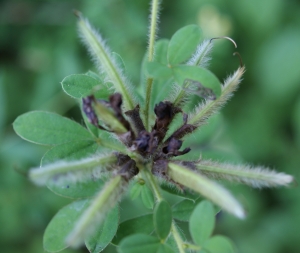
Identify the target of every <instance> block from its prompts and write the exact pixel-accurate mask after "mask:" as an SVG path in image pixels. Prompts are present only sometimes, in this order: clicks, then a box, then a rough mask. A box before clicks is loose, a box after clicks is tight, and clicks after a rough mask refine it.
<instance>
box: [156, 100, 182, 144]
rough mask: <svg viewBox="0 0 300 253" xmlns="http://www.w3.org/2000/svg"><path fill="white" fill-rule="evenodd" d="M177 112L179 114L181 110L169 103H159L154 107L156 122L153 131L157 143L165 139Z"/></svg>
mask: <svg viewBox="0 0 300 253" xmlns="http://www.w3.org/2000/svg"><path fill="white" fill-rule="evenodd" d="M178 112H181V109H180V108H178V107H175V106H174V105H173V104H172V103H171V102H169V101H166V102H160V103H159V104H158V105H155V108H154V113H155V115H156V120H155V125H154V126H153V130H155V131H156V132H157V137H158V140H159V142H160V141H161V140H163V138H164V137H165V135H166V133H167V131H168V127H169V125H170V123H171V122H172V120H173V118H174V116H175V114H176V113H178Z"/></svg>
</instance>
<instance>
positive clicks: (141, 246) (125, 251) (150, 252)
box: [118, 234, 161, 253]
mask: <svg viewBox="0 0 300 253" xmlns="http://www.w3.org/2000/svg"><path fill="white" fill-rule="evenodd" d="M160 245H161V244H160V241H159V239H158V238H155V237H153V236H150V235H143V234H135V235H131V236H128V237H126V238H125V239H123V240H122V241H121V243H120V245H119V248H118V252H119V253H141V251H143V252H147V253H157V251H158V249H159V248H160Z"/></svg>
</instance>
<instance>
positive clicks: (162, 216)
mask: <svg viewBox="0 0 300 253" xmlns="http://www.w3.org/2000/svg"><path fill="white" fill-rule="evenodd" d="M153 221H154V227H155V230H156V233H157V235H158V237H159V238H160V239H162V240H164V239H165V238H166V237H167V236H168V235H169V233H170V229H171V224H172V211H171V207H170V205H169V203H168V202H167V201H165V200H161V201H159V202H158V203H157V204H156V205H155V208H154V213H153Z"/></svg>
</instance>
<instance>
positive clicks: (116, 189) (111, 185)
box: [66, 175, 126, 247]
mask: <svg viewBox="0 0 300 253" xmlns="http://www.w3.org/2000/svg"><path fill="white" fill-rule="evenodd" d="M125 184H126V182H125V181H124V179H123V178H122V177H121V176H120V175H118V176H116V177H114V178H112V179H111V180H110V181H109V182H107V183H106V184H105V186H104V187H103V189H102V190H101V191H100V192H99V193H98V195H97V196H96V197H95V198H94V199H93V201H92V203H91V205H90V206H89V207H88V208H87V209H86V210H85V211H84V213H83V214H82V215H81V216H80V218H79V219H78V221H77V222H76V224H75V226H74V228H73V231H72V232H71V233H70V234H69V236H68V237H67V239H66V241H67V244H69V245H71V246H74V247H77V246H79V245H80V244H81V243H82V240H83V238H84V236H85V235H86V233H87V232H88V231H89V230H90V229H91V227H93V226H96V225H100V224H101V222H102V221H103V220H104V219H105V215H106V213H107V212H108V211H109V210H110V209H111V208H112V207H113V206H115V205H116V203H117V201H118V199H119V198H120V195H121V194H122V192H123V191H124V185H125Z"/></svg>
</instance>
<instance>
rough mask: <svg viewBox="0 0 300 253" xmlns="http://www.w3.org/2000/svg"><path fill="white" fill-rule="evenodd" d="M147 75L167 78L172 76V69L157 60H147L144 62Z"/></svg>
mask: <svg viewBox="0 0 300 253" xmlns="http://www.w3.org/2000/svg"><path fill="white" fill-rule="evenodd" d="M146 70H147V75H148V76H149V77H153V78H159V79H163V80H166V79H169V78H171V77H172V70H171V69H170V68H169V67H168V66H166V65H164V64H161V63H159V62H147V63H146Z"/></svg>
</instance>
